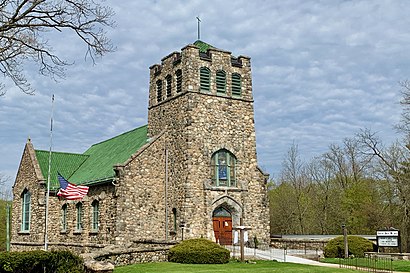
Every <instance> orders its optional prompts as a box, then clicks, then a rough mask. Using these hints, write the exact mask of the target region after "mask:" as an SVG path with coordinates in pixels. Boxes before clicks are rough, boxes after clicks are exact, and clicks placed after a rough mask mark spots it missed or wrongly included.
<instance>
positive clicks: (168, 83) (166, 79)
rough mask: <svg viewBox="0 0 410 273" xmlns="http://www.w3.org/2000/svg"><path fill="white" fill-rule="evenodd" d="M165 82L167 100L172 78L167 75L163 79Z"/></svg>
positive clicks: (169, 95)
mask: <svg viewBox="0 0 410 273" xmlns="http://www.w3.org/2000/svg"><path fill="white" fill-rule="evenodd" d="M165 81H166V83H167V98H169V97H171V90H172V89H171V85H172V76H171V75H167V76H166V78H165Z"/></svg>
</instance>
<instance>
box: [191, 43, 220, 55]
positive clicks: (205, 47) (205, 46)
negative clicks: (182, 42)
mask: <svg viewBox="0 0 410 273" xmlns="http://www.w3.org/2000/svg"><path fill="white" fill-rule="evenodd" d="M194 45H196V46H197V47H199V52H203V53H206V52H207V51H208V49H210V48H215V47H214V46H211V45H210V44H207V43H205V42H202V41H201V40H197V41H195V43H194Z"/></svg>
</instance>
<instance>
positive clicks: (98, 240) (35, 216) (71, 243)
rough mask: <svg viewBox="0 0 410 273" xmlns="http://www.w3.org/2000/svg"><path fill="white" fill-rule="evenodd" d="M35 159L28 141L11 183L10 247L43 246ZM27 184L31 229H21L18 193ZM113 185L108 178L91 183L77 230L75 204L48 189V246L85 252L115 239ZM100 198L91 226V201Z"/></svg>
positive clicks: (42, 214) (42, 199)
mask: <svg viewBox="0 0 410 273" xmlns="http://www.w3.org/2000/svg"><path fill="white" fill-rule="evenodd" d="M36 165H38V164H37V161H36V159H35V152H34V148H33V147H32V144H31V143H30V144H27V145H26V148H25V150H24V152H23V157H22V160H21V164H20V168H19V173H18V175H17V178H16V182H15V184H14V187H13V195H14V198H13V218H12V239H11V240H12V241H11V246H12V247H11V248H12V250H32V249H44V230H45V184H44V183H39V182H38V180H37V179H35V178H36V177H37V176H38V175H36V174H35V169H36ZM25 188H27V189H28V190H29V191H30V192H31V218H30V231H29V232H21V221H22V220H21V208H22V198H21V193H22V192H23V191H24V189H25ZM114 190H115V188H114V186H113V185H112V184H111V183H110V182H108V183H106V184H103V185H98V186H91V187H90V189H89V193H88V195H87V196H85V197H84V198H83V199H82V200H81V203H82V207H83V216H82V229H81V230H77V228H76V222H77V219H76V217H77V211H76V204H77V203H78V202H79V201H67V200H65V199H61V198H59V197H57V196H56V194H55V193H51V194H50V197H49V212H48V242H49V249H51V250H53V249H71V250H73V251H76V252H86V251H88V250H89V249H94V248H97V249H98V248H101V247H103V246H105V245H107V244H110V243H113V242H114V237H113V235H114V229H115V218H116V215H115V212H116V209H115V207H116V202H115V198H114ZM94 200H98V201H99V228H98V230H92V206H91V204H92V202H93V201H94ZM64 204H66V205H67V218H66V219H67V229H66V230H62V221H61V219H62V206H63V205H64Z"/></svg>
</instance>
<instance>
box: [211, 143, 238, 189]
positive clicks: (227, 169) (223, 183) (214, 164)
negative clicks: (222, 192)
mask: <svg viewBox="0 0 410 273" xmlns="http://www.w3.org/2000/svg"><path fill="white" fill-rule="evenodd" d="M236 163H237V160H236V157H235V156H234V155H233V154H232V153H231V152H229V151H228V150H226V149H221V150H219V151H217V152H215V153H214V154H213V155H212V158H211V168H212V180H213V185H215V186H216V187H236Z"/></svg>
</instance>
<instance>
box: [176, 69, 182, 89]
mask: <svg viewBox="0 0 410 273" xmlns="http://www.w3.org/2000/svg"><path fill="white" fill-rule="evenodd" d="M175 78H176V82H177V84H176V88H177V93H181V92H182V70H181V69H178V70H177V71H176V72H175Z"/></svg>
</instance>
